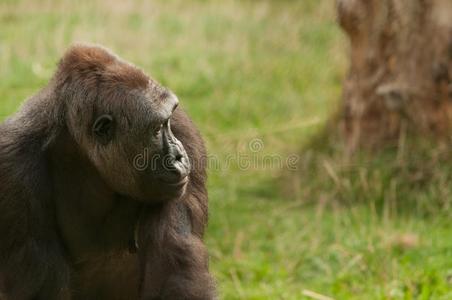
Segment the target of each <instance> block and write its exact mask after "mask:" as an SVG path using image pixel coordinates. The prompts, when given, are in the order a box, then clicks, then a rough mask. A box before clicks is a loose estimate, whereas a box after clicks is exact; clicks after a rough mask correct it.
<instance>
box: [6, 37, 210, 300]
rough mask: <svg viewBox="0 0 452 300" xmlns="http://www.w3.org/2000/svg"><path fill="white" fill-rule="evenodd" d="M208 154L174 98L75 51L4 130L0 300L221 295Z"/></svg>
mask: <svg viewBox="0 0 452 300" xmlns="http://www.w3.org/2000/svg"><path fill="white" fill-rule="evenodd" d="M205 157H206V153H205V148H204V144H203V140H202V138H201V136H200V134H199V132H198V130H197V129H196V127H195V126H194V125H193V123H192V121H191V120H190V119H189V117H188V116H187V114H186V113H185V112H184V111H183V110H182V109H181V108H179V107H178V99H177V97H176V96H175V95H174V94H173V93H172V92H171V91H170V90H168V89H167V88H165V87H163V86H162V85H160V84H159V83H157V82H156V81H154V80H153V79H150V78H149V77H148V76H146V75H145V74H144V73H143V71H141V70H140V69H138V68H137V67H135V66H133V65H132V64H130V63H127V62H125V61H124V60H122V59H120V58H119V57H117V56H116V55H114V54H113V53H111V52H110V51H109V50H106V49H104V48H102V47H98V46H92V45H84V44H79V45H74V46H72V47H71V48H70V49H69V50H68V51H67V52H66V54H65V55H64V56H63V58H62V59H61V60H60V62H59V64H58V67H57V71H56V72H55V75H54V76H53V77H52V79H51V80H50V81H49V84H48V85H47V86H46V87H44V88H43V89H42V90H41V91H40V92H38V93H37V94H36V95H34V96H32V97H31V98H30V99H28V100H27V101H26V102H25V104H24V105H23V107H22V108H21V109H20V111H19V112H18V113H17V114H16V115H14V116H12V117H10V118H9V119H7V120H6V121H5V122H4V123H2V124H0V299H2V300H3V299H5V300H10V299H12V300H22V299H24V300H25V299H33V300H34V299H36V300H41V299H45V300H51V299H84V300H86V299H127V300H129V299H178V300H180V299H187V300H192V299H193V300H195V299H199V300H204V299H216V297H217V296H216V291H215V284H214V280H213V279H212V277H211V275H210V274H209V270H208V255H207V251H206V249H205V246H204V244H203V242H202V237H203V233H204V229H205V226H206V223H207V191H206V172H205V165H206V160H205Z"/></svg>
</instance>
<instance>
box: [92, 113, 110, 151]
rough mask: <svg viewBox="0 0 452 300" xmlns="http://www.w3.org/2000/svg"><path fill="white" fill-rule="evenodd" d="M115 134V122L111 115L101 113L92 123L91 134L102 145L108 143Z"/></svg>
mask: <svg viewBox="0 0 452 300" xmlns="http://www.w3.org/2000/svg"><path fill="white" fill-rule="evenodd" d="M114 134H115V122H114V119H113V117H112V116H111V115H102V116H100V117H98V118H97V119H96V121H95V122H94V125H93V135H94V137H95V138H96V140H98V141H99V142H100V143H101V144H102V145H106V144H108V143H109V142H110V141H111V140H112V139H113V136H114Z"/></svg>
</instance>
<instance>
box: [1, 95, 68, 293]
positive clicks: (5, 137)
mask: <svg viewBox="0 0 452 300" xmlns="http://www.w3.org/2000/svg"><path fill="white" fill-rule="evenodd" d="M38 100H39V101H32V102H33V103H34V104H33V105H32V106H31V107H32V108H33V109H28V108H27V107H25V108H24V109H23V110H22V112H21V113H20V114H19V115H18V116H17V117H15V118H14V119H10V120H8V121H6V122H5V123H4V124H2V125H0V212H1V213H0V295H1V297H0V298H1V299H2V300H3V299H68V298H66V297H65V296H64V295H65V293H66V292H67V291H68V290H67V289H66V285H67V279H68V272H67V266H66V263H65V261H64V259H63V257H62V254H61V253H62V251H61V247H60V245H59V244H58V242H57V237H56V233H55V231H54V227H53V226H52V225H53V224H52V219H53V216H51V215H49V212H50V211H51V210H50V209H49V205H51V204H50V198H51V184H50V176H49V172H48V169H47V164H46V154H45V150H44V148H45V143H46V139H47V138H48V137H49V136H48V132H46V126H45V124H42V123H41V122H38V121H37V120H46V121H47V120H48V119H47V118H41V117H42V115H41V116H39V115H40V114H41V113H45V112H44V111H43V110H42V107H41V106H40V105H38V102H39V103H41V102H42V103H44V101H41V100H40V99H38Z"/></svg>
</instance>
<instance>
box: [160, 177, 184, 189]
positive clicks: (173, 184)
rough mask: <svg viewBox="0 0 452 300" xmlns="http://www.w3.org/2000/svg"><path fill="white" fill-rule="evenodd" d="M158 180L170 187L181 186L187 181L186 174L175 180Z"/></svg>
mask: <svg viewBox="0 0 452 300" xmlns="http://www.w3.org/2000/svg"><path fill="white" fill-rule="evenodd" d="M160 181H161V182H162V183H164V184H165V185H167V186H170V187H183V186H185V185H186V184H187V183H188V176H186V177H184V178H182V179H180V180H177V181H168V180H164V179H160Z"/></svg>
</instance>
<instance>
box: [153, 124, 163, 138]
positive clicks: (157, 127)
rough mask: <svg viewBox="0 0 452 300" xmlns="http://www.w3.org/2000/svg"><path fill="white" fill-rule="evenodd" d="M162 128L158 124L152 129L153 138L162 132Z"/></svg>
mask: <svg viewBox="0 0 452 300" xmlns="http://www.w3.org/2000/svg"><path fill="white" fill-rule="evenodd" d="M162 128H163V124H160V125H158V126H156V127H154V129H153V130H152V134H153V135H155V136H157V135H159V133H160V131H162Z"/></svg>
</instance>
